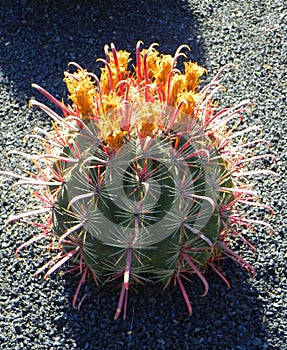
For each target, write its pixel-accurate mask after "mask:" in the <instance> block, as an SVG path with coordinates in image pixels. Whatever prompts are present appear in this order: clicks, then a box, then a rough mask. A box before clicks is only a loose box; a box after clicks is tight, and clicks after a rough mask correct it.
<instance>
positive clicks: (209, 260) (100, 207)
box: [10, 43, 266, 318]
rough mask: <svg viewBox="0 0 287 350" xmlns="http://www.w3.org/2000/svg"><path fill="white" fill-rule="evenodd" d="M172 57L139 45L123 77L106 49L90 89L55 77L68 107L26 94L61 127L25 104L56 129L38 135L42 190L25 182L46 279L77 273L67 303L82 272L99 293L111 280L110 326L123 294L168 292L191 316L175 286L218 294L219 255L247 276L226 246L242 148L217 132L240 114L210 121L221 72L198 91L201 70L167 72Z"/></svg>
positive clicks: (234, 220) (240, 185) (81, 78)
mask: <svg viewBox="0 0 287 350" xmlns="http://www.w3.org/2000/svg"><path fill="white" fill-rule="evenodd" d="M183 48H184V46H181V47H180V48H179V49H178V51H177V52H176V54H175V56H174V57H172V56H170V55H159V53H158V52H157V51H156V50H155V49H154V45H151V46H150V48H149V49H148V50H142V51H140V43H139V44H138V45H137V49H136V65H135V66H134V68H133V71H130V70H129V68H128V63H129V60H130V59H129V53H127V52H125V51H116V49H115V47H114V45H113V44H112V45H111V51H109V49H108V47H106V48H105V52H106V60H101V61H102V62H103V63H104V64H105V66H104V68H102V72H101V77H100V79H99V78H97V77H96V76H95V75H94V74H92V73H88V72H86V71H85V70H83V69H82V68H81V67H80V66H78V65H76V68H77V71H76V72H74V73H73V74H71V73H67V72H66V73H65V82H66V84H67V87H68V90H69V93H70V96H69V97H70V99H71V100H72V102H73V104H72V105H71V106H68V105H65V104H64V103H62V102H59V101H57V100H55V99H54V98H53V97H52V96H51V95H50V94H49V93H48V92H47V91H46V90H44V89H42V88H40V87H39V86H37V85H35V87H36V88H37V89H38V90H39V91H40V92H41V93H43V94H44V95H45V96H47V97H48V98H49V99H50V100H51V101H52V102H54V103H55V104H56V105H57V106H58V107H59V108H60V109H61V110H62V111H63V114H64V117H61V116H59V115H57V114H56V113H55V112H53V111H51V110H50V109H49V108H48V107H46V106H44V105H42V104H40V103H39V102H37V101H31V104H32V105H36V106H38V107H40V108H41V109H43V110H44V111H45V112H46V113H47V114H48V115H49V116H50V117H51V118H52V119H53V121H54V125H55V130H54V131H53V132H51V133H50V134H48V135H49V136H47V134H46V136H47V137H46V141H45V142H46V145H47V154H46V155H45V156H44V157H40V158H37V159H36V158H35V161H36V162H37V163H38V164H39V167H42V168H44V169H45V172H43V173H44V174H43V176H42V179H41V180H40V182H41V183H39V180H37V179H36V180H35V181H34V182H33V181H32V180H31V181H30V182H29V181H28V184H39V185H40V186H41V190H39V198H41V199H42V201H44V202H45V206H46V207H45V208H47V211H49V213H50V214H49V215H50V219H49V221H48V222H49V227H48V229H47V230H46V232H48V233H49V234H51V236H52V237H53V239H54V238H56V242H57V246H58V248H59V249H60V254H59V255H58V256H57V257H56V261H57V262H56V265H55V266H54V267H52V268H50V270H49V271H48V272H47V274H46V276H47V277H48V276H49V275H50V274H51V273H52V272H53V271H54V270H56V269H57V268H58V267H60V266H61V265H63V264H64V263H65V262H67V261H72V262H73V264H75V265H77V266H78V267H79V270H80V271H81V272H82V274H83V275H82V278H81V281H80V283H79V287H78V288H77V292H76V294H75V298H74V302H76V300H77V297H78V293H79V289H80V287H81V285H82V284H83V282H84V280H85V278H86V276H87V273H88V271H89V272H91V274H92V275H93V276H94V278H95V280H96V281H97V282H98V283H99V282H107V281H110V280H114V279H121V280H122V289H121V293H120V299H119V305H118V309H117V311H116V314H115V317H116V318H117V317H118V316H119V315H120V313H121V310H122V308H123V307H124V317H125V316H126V305H127V303H126V299H127V295H128V290H129V286H130V284H131V283H135V284H137V282H139V281H142V282H144V281H146V280H149V281H153V282H157V281H162V282H163V283H164V285H165V286H167V285H169V283H170V282H171V281H174V282H175V283H177V284H178V285H179V287H180V289H181V291H182V293H183V296H184V299H185V301H186V303H187V306H188V310H189V312H190V314H191V313H192V308H191V304H190V301H189V299H188V296H187V293H186V291H185V288H184V285H183V283H182V277H183V276H187V277H188V276H190V275H197V277H198V278H199V279H200V280H201V281H202V283H203V285H204V294H206V293H207V291H208V283H207V281H206V279H205V277H204V273H205V271H206V269H207V268H208V267H211V268H212V269H213V270H214V271H215V272H216V273H217V274H218V275H219V276H220V277H221V278H222V279H223V280H224V281H225V282H226V283H227V284H228V282H227V280H226V278H225V277H224V275H223V273H222V272H221V271H220V267H219V264H218V263H219V259H220V257H221V256H222V255H227V256H229V257H231V258H233V259H234V260H236V261H237V262H239V263H240V264H241V265H242V266H244V267H245V268H246V269H247V270H249V271H252V272H253V271H254V270H253V268H252V267H251V266H250V265H249V264H248V263H247V262H246V261H245V260H243V259H242V258H241V257H240V256H239V255H237V253H235V252H233V251H232V250H231V249H230V247H229V241H230V240H231V239H232V237H233V236H236V235H237V232H235V230H234V228H233V226H234V225H238V224H246V222H247V221H246V220H245V219H242V218H241V217H240V216H238V211H237V206H238V205H239V202H240V201H245V202H246V201H247V202H248V203H249V204H250V203H251V205H252V204H253V203H255V201H256V194H255V192H254V191H252V190H251V189H250V187H249V185H248V183H246V181H245V182H240V181H239V179H240V175H238V174H239V172H240V171H241V170H242V168H243V165H244V163H245V161H246V158H245V154H244V152H241V151H242V150H243V149H244V148H245V147H246V144H244V143H243V142H242V138H241V139H240V141H239V143H238V144H235V145H234V139H233V137H232V133H231V132H230V131H229V129H228V128H227V124H228V123H230V122H232V121H233V120H234V119H235V121H237V120H238V118H239V117H240V115H241V114H242V113H246V112H248V108H247V107H248V103H244V104H240V105H238V106H235V107H232V108H229V109H228V108H227V109H223V110H221V111H220V110H219V111H215V107H214V106H213V103H212V97H213V95H214V94H215V93H216V92H217V90H219V89H221V86H220V84H219V83H218V79H219V77H220V74H221V72H222V71H223V70H222V71H221V72H220V73H219V74H218V75H217V76H216V77H215V79H214V80H213V81H212V82H211V83H210V84H209V85H207V86H206V87H205V88H203V89H202V90H200V88H199V84H200V80H199V78H200V76H201V75H202V74H203V73H204V72H205V70H204V69H203V68H201V67H199V66H198V65H197V64H196V63H191V62H188V63H185V64H184V68H185V71H184V73H181V72H180V71H179V70H178V69H177V68H176V64H177V60H178V58H179V57H180V56H182V53H181V50H182V49H183ZM224 68H228V66H227V67H224ZM239 136H242V134H241V133H239ZM240 152H241V153H240ZM16 153H17V152H16ZM40 163H41V165H40ZM43 164H44V165H43ZM15 177H16V176H15ZM43 185H44V186H43ZM265 207H266V206H265ZM37 213H38V212H37ZM27 215H29V213H28V214H24V216H27ZM17 218H20V216H19V217H17ZM14 219H15V217H14V218H11V220H10V221H12V220H14ZM27 244H28V243H26V244H24V246H25V245H27Z"/></svg>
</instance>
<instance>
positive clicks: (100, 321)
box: [61, 263, 270, 350]
mask: <svg viewBox="0 0 287 350" xmlns="http://www.w3.org/2000/svg"><path fill="white" fill-rule="evenodd" d="M226 265H227V266H226V268H225V270H227V275H228V278H229V281H230V283H231V288H230V289H229V290H227V289H226V286H225V285H224V284H223V282H222V281H220V280H219V279H218V278H217V276H215V275H213V274H209V275H208V280H209V283H210V290H209V293H208V294H207V296H205V297H204V298H201V297H200V296H201V294H202V293H203V287H202V285H201V284H200V281H199V280H196V278H194V279H193V281H192V283H186V284H185V286H186V290H187V292H188V294H189V296H190V300H191V302H192V305H193V315H192V316H191V317H190V316H189V315H188V311H187V307H186V304H185V301H184V299H183V297H182V294H181V292H180V290H179V288H178V287H176V288H169V289H167V290H166V291H164V292H162V287H163V286H162V285H161V284H160V285H158V284H156V285H146V286H145V287H139V289H138V292H131V293H130V295H129V302H128V312H127V318H126V320H122V318H120V319H118V320H116V321H115V320H114V319H113V316H114V313H115V311H116V308H117V303H118V298H119V293H120V288H119V285H118V284H117V283H114V284H111V285H110V284H109V285H106V286H104V287H102V288H100V289H99V288H97V287H95V285H94V284H91V283H87V285H86V286H85V290H84V291H83V292H82V295H83V293H86V295H87V297H86V299H85V301H84V303H83V304H82V306H81V309H80V310H79V311H78V310H72V309H71V310H70V312H69V314H68V320H67V321H66V322H67V324H66V328H65V329H67V330H68V334H67V335H66V337H67V338H68V337H72V338H73V340H74V342H75V343H76V344H77V349H79V350H82V349H83V350H84V349H114V350H116V349H245V348H246V349H251V350H252V349H259V348H260V349H267V348H270V347H269V345H268V342H267V340H266V339H267V337H266V336H267V334H266V329H265V326H264V324H263V321H262V320H263V317H264V315H263V305H262V301H261V300H260V298H259V296H258V293H257V291H256V288H255V287H254V284H253V283H252V282H250V281H249V280H248V276H247V275H246V274H245V273H244V272H243V271H242V270H241V269H240V268H239V267H238V266H235V265H234V264H232V263H227V264H226ZM66 278H67V280H66V281H67V286H66V290H67V292H68V293H69V294H70V299H72V295H73V293H74V289H73V288H74V286H73V287H72V280H73V278H72V276H68V275H67V277H66ZM67 326H68V327H67ZM61 328H62V326H61Z"/></svg>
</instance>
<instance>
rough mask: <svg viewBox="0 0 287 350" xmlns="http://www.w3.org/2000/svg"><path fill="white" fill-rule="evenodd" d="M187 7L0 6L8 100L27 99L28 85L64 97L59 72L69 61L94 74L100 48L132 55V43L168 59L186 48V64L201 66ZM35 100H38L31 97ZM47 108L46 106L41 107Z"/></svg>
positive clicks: (22, 1)
mask: <svg viewBox="0 0 287 350" xmlns="http://www.w3.org/2000/svg"><path fill="white" fill-rule="evenodd" d="M189 6H190V5H188V1H182V0H177V1H172V0H159V1H113V0H106V1H95V0H82V1H78V0H70V1H56V0H40V1H32V0H16V1H13V2H11V1H9V0H4V1H2V2H1V5H0V19H1V27H0V29H1V42H3V44H4V45H1V46H0V67H1V72H2V80H3V79H4V81H5V84H10V85H11V87H12V89H13V94H14V95H16V91H18V92H20V96H19V97H18V98H20V99H21V100H22V102H23V98H24V99H25V103H27V99H28V98H30V97H31V96H33V95H34V94H35V91H34V90H33V89H32V88H31V83H37V84H39V85H41V86H43V87H44V88H46V89H48V90H49V91H50V92H51V93H52V94H54V95H55V96H56V97H57V98H60V99H61V98H62V97H63V95H64V94H65V86H64V83H63V82H62V78H63V71H64V70H65V69H67V64H68V63H69V62H71V61H74V62H77V63H78V64H80V65H81V66H83V67H85V68H87V69H88V70H91V71H93V72H95V73H99V66H100V64H98V63H96V59H97V58H99V57H104V52H103V48H104V45H105V44H110V43H111V42H113V43H114V44H115V45H116V47H117V48H118V49H127V50H129V51H131V52H134V50H135V45H136V42H137V41H138V40H142V41H143V42H144V44H145V47H148V46H149V45H150V44H151V43H153V42H157V43H159V44H160V50H161V51H162V52H163V53H171V54H173V53H174V52H175V50H176V49H177V47H178V46H179V45H181V44H187V45H189V46H190V48H191V51H190V52H189V54H188V55H189V58H190V59H192V60H194V61H197V62H199V63H200V64H201V65H204V63H205V49H204V43H203V41H202V39H201V36H200V28H199V26H198V21H197V19H196V17H195V16H194V15H193V13H192V12H191V10H190V8H189ZM37 98H38V95H37ZM45 102H47V101H45Z"/></svg>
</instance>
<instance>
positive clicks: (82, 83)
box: [64, 69, 98, 121]
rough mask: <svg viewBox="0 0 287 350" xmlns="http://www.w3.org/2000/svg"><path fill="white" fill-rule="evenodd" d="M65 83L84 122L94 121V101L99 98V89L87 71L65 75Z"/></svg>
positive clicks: (66, 73)
mask: <svg viewBox="0 0 287 350" xmlns="http://www.w3.org/2000/svg"><path fill="white" fill-rule="evenodd" d="M64 75H65V78H64V82H65V83H66V85H67V88H68V91H69V93H70V96H69V98H70V99H71V100H72V101H73V103H74V105H75V107H76V109H77V110H78V111H79V113H80V115H81V117H82V119H83V120H84V121H87V120H90V119H92V117H93V115H94V101H95V99H96V98H97V97H98V91H97V88H96V87H95V86H94V84H93V82H92V81H91V78H90V77H89V76H88V74H87V71H86V70H80V69H79V70H78V71H77V72H75V73H73V74H70V73H68V72H65V73H64Z"/></svg>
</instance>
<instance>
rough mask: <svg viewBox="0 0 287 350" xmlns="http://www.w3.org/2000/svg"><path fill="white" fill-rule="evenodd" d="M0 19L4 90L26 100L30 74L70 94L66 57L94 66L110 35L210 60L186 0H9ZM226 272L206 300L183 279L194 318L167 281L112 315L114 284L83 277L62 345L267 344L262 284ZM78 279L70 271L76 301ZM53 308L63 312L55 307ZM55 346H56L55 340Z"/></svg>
mask: <svg viewBox="0 0 287 350" xmlns="http://www.w3.org/2000/svg"><path fill="white" fill-rule="evenodd" d="M0 20H1V27H0V30H1V32H0V39H1V45H0V70H1V71H0V73H1V74H0V81H2V83H3V84H6V85H7V84H8V85H10V86H8V87H7V88H8V90H9V91H11V94H13V95H14V96H13V97H14V98H16V99H18V100H19V102H20V103H22V104H25V103H27V98H30V97H31V96H33V95H36V93H35V91H34V90H33V89H32V88H31V83H33V82H35V83H37V84H39V85H42V86H43V87H44V88H46V89H47V90H49V91H50V92H51V93H52V94H54V95H55V96H56V97H57V98H59V99H61V98H62V96H64V95H65V94H66V92H65V91H66V90H65V86H64V84H63V82H62V77H63V71H64V70H65V69H66V68H67V63H68V62H70V61H76V62H77V63H79V64H80V65H81V66H83V67H85V68H87V69H88V70H92V71H96V72H97V70H96V69H98V68H96V67H99V65H98V64H97V63H96V62H95V60H96V58H98V57H103V55H104V54H103V47H104V45H105V44H109V43H111V42H114V43H115V45H116V47H117V48H118V49H127V50H130V51H132V52H134V48H135V44H136V42H137V41H138V40H142V41H143V42H144V43H145V45H146V47H147V46H149V45H150V44H151V43H153V42H158V43H159V44H160V50H161V52H163V53H174V52H175V50H176V48H177V47H178V46H179V45H180V44H188V45H189V46H190V47H191V49H192V50H191V52H190V53H189V58H190V59H192V60H194V61H197V62H198V63H199V64H201V65H203V66H204V65H205V60H206V59H207V58H206V57H205V50H204V42H202V41H201V37H200V28H199V27H198V23H197V19H196V17H195V15H194V14H193V13H192V12H191V10H190V9H189V7H188V4H187V2H185V1H173V0H166V1H164V0H158V1H139V0H135V1H112V0H108V1H92V0H90V1H87V0H86V1H75V0H69V1H61V0H58V1H48V0H46V1H43V0H41V1H33V0H26V1H25V0H22V1H12V0H11V1H5V0H4V1H1V4H0ZM37 98H39V95H37ZM39 99H41V98H39ZM23 100H25V101H23ZM228 273H229V276H232V277H230V278H229V279H230V282H231V285H232V288H231V290H230V291H226V289H225V287H224V286H223V283H221V282H220V281H218V279H217V278H216V277H214V276H211V277H210V286H211V287H210V292H209V294H208V295H207V296H206V297H205V298H200V297H199V296H200V294H201V293H202V288H201V286H200V283H197V282H198V281H196V283H195V284H192V285H190V286H186V288H187V290H188V292H189V295H190V296H194V298H191V300H192V301H193V304H194V316H193V317H192V318H190V317H188V314H187V308H186V305H185V302H184V300H183V297H182V295H181V293H180V291H179V289H178V288H176V289H175V290H173V291H166V292H165V293H163V294H162V293H161V288H162V287H161V286H155V287H147V288H146V289H144V290H143V291H142V292H141V293H139V294H135V293H131V295H130V300H129V309H128V317H127V320H126V321H122V320H118V321H114V320H113V315H114V312H115V310H116V307H117V302H118V295H119V290H117V289H116V288H117V286H116V285H114V286H112V287H111V286H107V287H105V288H103V289H100V290H98V289H97V288H96V287H95V286H93V285H91V284H87V285H86V286H85V292H86V293H87V298H86V300H85V301H84V303H83V305H82V308H81V310H80V311H77V310H73V309H72V307H71V308H70V309H68V311H67V314H64V315H62V316H61V317H57V320H56V319H55V320H51V322H54V323H55V325H56V326H57V328H58V337H59V338H60V343H61V344H62V346H63V345H64V346H63V347H61V346H60V347H59V349H60V348H61V349H62V348H63V349H64V348H65V349H67V348H68V346H69V348H70V349H77V350H84V349H209V348H210V349H211V347H209V346H210V344H213V345H214V346H213V347H212V349H231V348H232V349H242V348H241V347H240V345H241V344H242V343H244V344H249V347H248V349H251V350H252V349H258V348H260V349H264V345H265V343H264V338H265V336H264V334H265V330H264V327H263V325H262V317H263V316H262V306H261V304H260V301H259V299H257V298H256V292H255V291H253V290H252V288H251V287H250V285H249V284H248V282H247V277H246V275H245V274H244V273H242V272H241V270H240V269H237V268H236V267H234V266H229V265H228ZM76 280H77V278H76V277H75V276H72V275H67V276H66V277H65V281H66V287H65V290H66V291H67V294H68V295H69V298H70V301H71V302H72V297H73V293H74V291H75V289H76V287H77V282H76ZM82 295H83V294H82ZM51 308H55V313H57V306H56V305H51ZM246 338H248V339H250V342H249V343H248V342H246ZM65 339H66V341H67V343H65ZM243 339H244V341H242V340H243ZM53 342H54V340H53V339H51V343H53ZM206 344H208V346H206ZM43 349H44V348H43ZM53 349H58V348H57V345H56V344H54V347H53Z"/></svg>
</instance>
